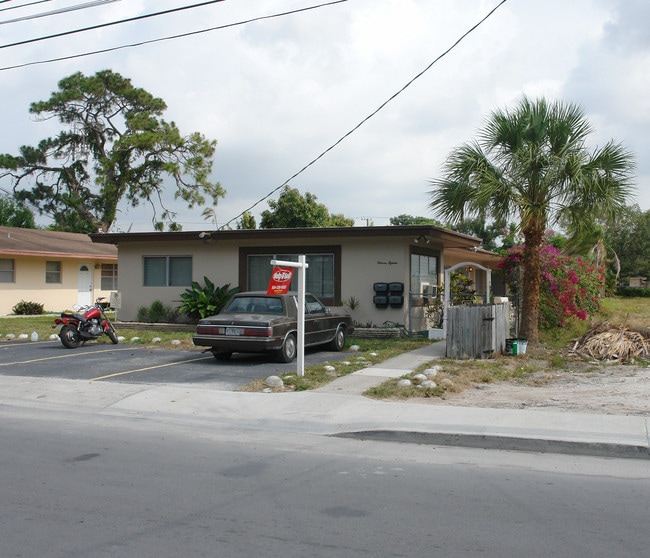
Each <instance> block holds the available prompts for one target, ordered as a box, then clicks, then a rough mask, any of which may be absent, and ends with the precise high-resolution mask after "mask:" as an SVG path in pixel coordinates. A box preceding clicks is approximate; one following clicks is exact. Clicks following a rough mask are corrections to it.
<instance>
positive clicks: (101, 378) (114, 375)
mask: <svg viewBox="0 0 650 558" xmlns="http://www.w3.org/2000/svg"><path fill="white" fill-rule="evenodd" d="M209 359H214V356H213V355H210V356H209V357H200V358H191V359H188V360H180V361H177V362H168V363H166V364H156V365H155V366H147V367H146V368H138V369H136V370H126V371H124V372H115V374H107V375H106V376H98V377H97V378H90V381H91V382H95V381H97V380H107V379H108V378H115V377H117V376H126V375H127V374H135V373H136V372H146V371H148V370H156V369H157V368H166V367H167V366H176V365H177V364H185V363H186V362H196V361H198V360H209Z"/></svg>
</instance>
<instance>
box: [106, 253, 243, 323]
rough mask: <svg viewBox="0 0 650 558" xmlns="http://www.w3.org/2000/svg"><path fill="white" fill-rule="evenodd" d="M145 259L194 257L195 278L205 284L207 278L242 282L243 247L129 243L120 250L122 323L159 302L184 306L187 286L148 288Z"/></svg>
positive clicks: (220, 282)
mask: <svg viewBox="0 0 650 558" xmlns="http://www.w3.org/2000/svg"><path fill="white" fill-rule="evenodd" d="M145 256H192V277H193V279H194V280H195V281H198V282H199V283H200V284H201V285H203V277H205V276H207V277H208V278H209V279H210V280H211V281H213V282H214V283H215V285H217V286H222V285H225V284H227V283H230V284H231V285H232V286H233V287H236V286H237V285H238V281H239V247H238V246H224V245H223V244H219V243H216V244H207V243H204V242H200V241H198V242H169V241H168V242H164V243H159V244H153V243H151V242H144V243H137V242H134V243H125V244H123V245H121V246H120V247H119V265H118V284H119V291H120V296H121V300H122V307H121V308H120V309H119V310H118V312H117V317H118V319H119V320H123V321H135V319H136V317H137V314H138V309H139V308H140V307H142V306H144V307H149V306H150V305H151V303H152V302H154V301H156V300H159V301H161V302H162V303H163V304H165V305H168V306H172V307H174V308H175V307H178V306H180V302H179V300H180V295H181V294H182V293H183V292H184V291H185V287H144V286H143V284H142V283H143V277H144V269H143V258H144V257H145Z"/></svg>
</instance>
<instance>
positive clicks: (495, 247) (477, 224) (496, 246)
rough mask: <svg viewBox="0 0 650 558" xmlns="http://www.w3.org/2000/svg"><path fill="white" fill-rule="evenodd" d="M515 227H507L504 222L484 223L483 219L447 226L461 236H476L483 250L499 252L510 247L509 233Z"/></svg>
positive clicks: (512, 225)
mask: <svg viewBox="0 0 650 558" xmlns="http://www.w3.org/2000/svg"><path fill="white" fill-rule="evenodd" d="M514 227H516V225H514V224H511V225H510V226H507V225H506V223H505V221H499V222H496V221H489V222H487V221H485V220H483V219H465V220H463V221H460V222H459V223H457V224H455V225H454V224H449V225H447V228H450V229H452V230H454V231H456V232H459V233H462V234H469V235H472V236H476V237H478V238H480V239H481V240H482V242H481V247H482V248H483V249H484V250H491V251H492V252H499V251H502V250H504V249H507V248H509V247H510V246H512V244H511V243H510V240H511V238H510V232H511V231H512V230H513V228H514Z"/></svg>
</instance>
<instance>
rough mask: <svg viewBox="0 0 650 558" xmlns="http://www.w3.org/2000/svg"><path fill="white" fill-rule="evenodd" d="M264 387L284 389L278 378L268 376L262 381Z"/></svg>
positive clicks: (280, 379)
mask: <svg viewBox="0 0 650 558" xmlns="http://www.w3.org/2000/svg"><path fill="white" fill-rule="evenodd" d="M264 385H265V386H269V387H271V388H282V387H284V382H283V381H282V378H280V376H269V377H268V378H267V379H266V380H264Z"/></svg>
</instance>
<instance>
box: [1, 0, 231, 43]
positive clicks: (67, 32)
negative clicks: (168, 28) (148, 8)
mask: <svg viewBox="0 0 650 558" xmlns="http://www.w3.org/2000/svg"><path fill="white" fill-rule="evenodd" d="M224 1H225V0H209V1H208V2H201V3H200V4H192V5H190V6H181V7H179V8H172V9H170V10H164V11H162V12H154V13H152V14H143V15H140V16H135V17H130V18H128V19H121V20H119V21H109V22H108V23H99V24H97V25H93V26H91V27H84V28H83V29H73V30H72V31H63V32H61V33H55V34H54V35H46V36H45V37H36V38H34V39H26V40H24V41H18V42H17V43H10V44H8V45H0V49H2V48H9V47H15V46H21V45H27V44H30V43H37V42H39V41H47V40H49V39H56V38H59V37H67V36H68V35H74V34H76V33H84V32H86V31H94V30H96V29H102V28H103V27H111V26H113V25H121V24H123V23H131V22H133V21H139V20H142V19H148V18H150V17H157V16H160V15H167V14H171V13H175V12H181V11H183V10H189V9H192V8H200V7H202V6H207V5H209V4H216V3H217V2H224Z"/></svg>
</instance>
